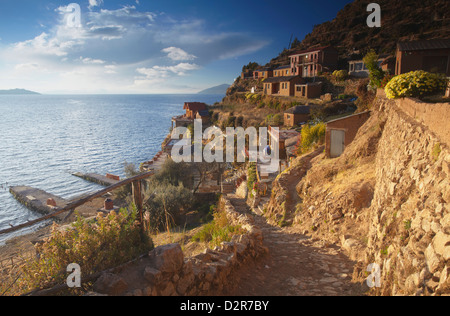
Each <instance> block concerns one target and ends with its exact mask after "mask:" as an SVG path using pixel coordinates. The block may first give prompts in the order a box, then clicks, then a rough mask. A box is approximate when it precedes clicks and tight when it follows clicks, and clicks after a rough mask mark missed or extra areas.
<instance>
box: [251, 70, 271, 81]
mask: <svg viewBox="0 0 450 316" xmlns="http://www.w3.org/2000/svg"><path fill="white" fill-rule="evenodd" d="M271 77H273V70H272V69H270V68H262V69H257V70H255V71H254V72H253V79H267V78H271Z"/></svg>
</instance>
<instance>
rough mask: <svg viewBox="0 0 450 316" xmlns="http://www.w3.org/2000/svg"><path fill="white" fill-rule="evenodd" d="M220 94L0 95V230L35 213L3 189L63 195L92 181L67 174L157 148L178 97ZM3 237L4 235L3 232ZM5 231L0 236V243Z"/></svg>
mask: <svg viewBox="0 0 450 316" xmlns="http://www.w3.org/2000/svg"><path fill="white" fill-rule="evenodd" d="M222 97H223V96H221V95H89V96H73V95H72V96H44V95H36V96H35V95H33V96H0V118H1V124H0V229H5V228H9V227H10V224H11V225H17V224H20V223H23V222H26V221H28V220H31V219H35V218H38V217H39V216H40V214H35V213H34V212H32V211H29V210H28V209H26V208H25V207H23V206H22V205H21V204H20V203H18V202H17V201H16V200H15V199H14V198H13V197H12V195H11V194H10V193H9V187H10V186H15V185H26V186H32V187H36V188H39V189H42V190H45V191H47V192H49V193H52V194H55V195H58V196H61V197H63V198H66V199H70V198H74V197H76V196H79V195H80V194H83V193H87V192H92V191H95V190H97V189H99V188H101V187H100V186H98V185H96V184H92V183H89V182H86V181H84V180H82V179H79V178H76V177H74V176H72V173H73V172H85V173H86V172H95V173H99V174H106V173H115V174H118V175H120V176H122V177H123V176H124V174H123V164H124V162H125V161H127V162H128V163H134V164H136V166H139V164H140V163H141V162H143V161H147V160H149V159H151V158H153V156H154V155H155V154H156V153H157V152H158V151H159V150H161V142H162V141H163V140H164V138H165V136H166V135H167V134H168V132H169V128H170V126H171V118H172V116H175V115H179V114H183V103H184V102H194V101H198V102H205V103H207V104H213V103H214V102H217V101H220V100H221V99H222ZM6 237H8V238H10V237H11V236H6ZM4 240H5V236H0V243H2V242H4Z"/></svg>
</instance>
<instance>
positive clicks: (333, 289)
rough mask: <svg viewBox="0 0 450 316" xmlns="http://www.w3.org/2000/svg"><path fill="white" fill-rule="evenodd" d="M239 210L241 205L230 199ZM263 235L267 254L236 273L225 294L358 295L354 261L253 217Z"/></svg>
mask: <svg viewBox="0 0 450 316" xmlns="http://www.w3.org/2000/svg"><path fill="white" fill-rule="evenodd" d="M229 197H230V200H231V203H232V204H233V205H234V206H235V208H236V209H239V210H240V211H243V212H245V211H247V210H246V206H245V202H244V200H242V199H239V198H237V197H235V196H230V195H229ZM254 218H255V223H256V225H257V226H259V227H260V228H261V229H262V231H263V235H264V244H265V246H266V247H268V248H269V255H268V256H266V257H264V258H262V259H259V260H257V261H256V262H255V263H254V264H251V265H247V266H245V267H244V266H243V267H242V269H241V270H240V271H239V272H238V277H239V279H240V282H239V284H238V285H237V286H236V288H235V289H234V290H232V291H230V292H229V293H225V294H226V295H236V296H310V295H311V296H348V295H358V294H359V293H358V289H359V285H357V284H354V283H352V282H351V279H352V272H353V266H354V262H352V261H351V260H349V259H348V258H347V257H346V256H345V255H344V254H343V253H342V251H341V249H340V248H339V247H337V246H335V245H330V244H327V243H326V242H323V241H321V240H312V239H310V238H309V237H307V236H304V235H301V234H299V233H298V232H295V230H294V228H289V227H288V228H280V227H276V226H271V225H269V224H268V223H267V222H266V220H265V218H264V217H262V216H259V215H254Z"/></svg>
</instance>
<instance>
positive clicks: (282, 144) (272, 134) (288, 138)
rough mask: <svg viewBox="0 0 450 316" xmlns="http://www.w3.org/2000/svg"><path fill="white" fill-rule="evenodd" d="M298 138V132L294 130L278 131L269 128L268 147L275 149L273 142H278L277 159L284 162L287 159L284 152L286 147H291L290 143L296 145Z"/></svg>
mask: <svg viewBox="0 0 450 316" xmlns="http://www.w3.org/2000/svg"><path fill="white" fill-rule="evenodd" d="M300 136H301V134H300V132H297V131H296V130H290V129H285V130H279V129H274V128H272V126H269V141H270V147H271V148H276V146H275V145H274V142H278V149H279V150H280V155H279V158H280V159H281V160H286V159H287V158H288V154H287V152H286V149H287V147H291V146H292V143H295V144H297V143H298V141H299V139H300Z"/></svg>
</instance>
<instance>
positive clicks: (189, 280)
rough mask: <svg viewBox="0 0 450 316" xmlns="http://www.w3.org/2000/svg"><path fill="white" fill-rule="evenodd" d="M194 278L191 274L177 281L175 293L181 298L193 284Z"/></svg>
mask: <svg viewBox="0 0 450 316" xmlns="http://www.w3.org/2000/svg"><path fill="white" fill-rule="evenodd" d="M194 280H195V277H194V274H193V273H189V274H187V275H185V276H183V277H182V278H180V280H179V281H178V285H177V292H178V294H180V295H181V296H184V295H185V294H186V291H187V289H188V288H189V287H190V286H191V285H192V284H193V283H194Z"/></svg>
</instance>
